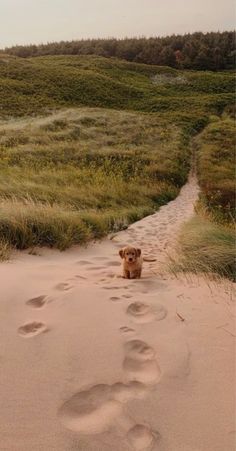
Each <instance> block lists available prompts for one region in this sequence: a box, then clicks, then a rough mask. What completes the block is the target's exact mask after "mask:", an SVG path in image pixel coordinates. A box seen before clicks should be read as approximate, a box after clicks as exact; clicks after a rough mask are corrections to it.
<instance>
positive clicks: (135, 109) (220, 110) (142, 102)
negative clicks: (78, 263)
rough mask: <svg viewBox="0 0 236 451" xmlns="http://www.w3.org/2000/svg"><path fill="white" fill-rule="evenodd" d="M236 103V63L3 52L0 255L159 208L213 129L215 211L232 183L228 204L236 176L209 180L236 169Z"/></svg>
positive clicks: (62, 241)
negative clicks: (201, 67)
mask: <svg viewBox="0 0 236 451" xmlns="http://www.w3.org/2000/svg"><path fill="white" fill-rule="evenodd" d="M233 103H234V74H233V73H231V72H216V73H212V72H194V71H180V70H175V69H173V68H170V67H160V66H154V65H152V66H148V65H144V64H137V63H128V62H126V61H122V60H117V59H115V58H109V59H106V58H102V57H96V56H79V57H78V56H45V57H37V58H24V59H22V58H18V57H15V56H9V55H6V54H3V55H1V56H0V258H5V257H6V256H7V255H8V252H9V249H10V248H11V247H16V248H21V249H22V248H27V247H32V246H35V245H48V246H56V247H59V248H60V249H64V248H66V247H68V246H70V245H72V244H73V243H83V242H86V241H87V240H89V239H91V238H97V237H101V236H103V235H105V234H106V233H108V232H109V231H112V230H119V229H121V228H124V227H126V226H127V225H128V224H129V223H130V222H133V221H134V220H137V219H138V218H141V217H143V216H145V215H147V214H150V213H152V212H153V211H155V210H156V209H157V208H159V206H160V205H163V204H164V203H166V202H168V201H169V200H170V199H173V198H175V196H176V195H177V194H178V192H179V189H180V187H181V186H182V185H183V184H184V183H185V181H186V179H187V175H188V171H189V168H190V160H191V154H192V147H193V139H194V137H195V136H196V135H197V134H198V133H199V132H201V131H203V130H206V131H205V132H204V131H203V133H202V134H201V135H200V138H199V141H198V147H197V152H198V155H199V158H198V172H199V178H200V182H201V184H202V187H203V192H204V194H205V196H206V198H207V202H208V204H209V205H210V203H209V202H211V205H212V193H213V191H214V195H215V190H217V198H216V197H214V199H215V204H214V211H215V210H216V207H217V206H218V205H220V204H221V199H223V198H224V199H226V194H225V193H226V188H227V205H226V207H227V209H228V205H229V196H230V198H231V197H232V181H231V180H229V181H228V183H227V182H226V181H225V180H224V181H221V180H219V176H217V177H218V178H217V180H215V181H214V186H213V185H212V186H210V188H209V183H208V178H209V177H211V178H212V171H211V166H212V164H213V163H214V165H215V167H216V168H217V171H218V174H220V173H222V174H226V175H227V174H229V173H230V177H231V176H232V173H231V171H230V169H229V168H230V165H231V161H232V146H231V143H230V147H229V146H228V147H227V145H226V147H227V149H226V148H224V149H223V150H222V152H221V149H220V147H222V141H221V140H222V139H223V140H224V139H225V136H224V128H225V125H227V127H226V129H227V130H228V132H229V131H230V133H232V129H233V125H232V123H231V122H232V121H231V122H228V119H227V117H228V116H227V113H226V112H227V110H228V112H231V105H233ZM222 114H223V117H224V118H225V117H226V119H225V120H226V122H225V123H224V121H222V119H221V116H222ZM217 121H218V122H217ZM214 123H217V126H216V125H214ZM211 124H213V125H211ZM217 127H219V130H218V129H217V130H218V131H217V130H216V128H217ZM228 132H227V135H229V133H228ZM218 135H219V136H220V137H221V138H220V139H218V138H217V137H218ZM230 136H231V135H230ZM216 138H217V139H216ZM230 139H231V138H230ZM212 146H213V147H214V148H213V147H212ZM218 149H219V150H218ZM225 156H227V158H226V159H225ZM226 160H227V161H226ZM212 180H213V178H212ZM219 190H222V196H221V195H220V194H219V192H218V191H219ZM216 204H217V205H216ZM232 205H233V204H232ZM230 206H231V204H230ZM218 210H219V209H218ZM227 211H228V210H227ZM192 242H193V240H191V244H192ZM230 265H231V264H230ZM230 267H231V266H230Z"/></svg>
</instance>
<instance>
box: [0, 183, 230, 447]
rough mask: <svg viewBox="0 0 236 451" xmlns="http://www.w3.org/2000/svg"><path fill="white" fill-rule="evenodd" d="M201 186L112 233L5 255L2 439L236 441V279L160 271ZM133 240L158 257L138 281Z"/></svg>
mask: <svg viewBox="0 0 236 451" xmlns="http://www.w3.org/2000/svg"><path fill="white" fill-rule="evenodd" d="M197 196H198V186H197V183H196V180H195V179H194V178H190V181H189V183H188V184H186V185H185V187H183V189H182V190H181V193H180V195H179V196H178V198H177V199H176V200H175V201H172V202H170V203H169V204H168V205H166V206H164V207H162V208H161V209H160V211H159V212H157V213H156V214H154V215H152V216H149V217H147V218H145V219H143V220H141V221H139V222H137V223H135V224H133V225H132V226H130V227H129V228H128V229H127V230H126V231H124V232H121V233H119V234H117V235H116V236H115V237H113V239H112V240H109V239H105V240H103V241H102V242H101V243H95V244H91V245H89V246H88V248H86V249H82V248H73V249H71V250H70V251H68V252H65V253H59V252H57V251H50V250H43V251H41V254H42V255H41V256H38V255H37V256H33V255H28V254H27V253H17V254H16V258H15V259H14V260H13V261H12V262H11V263H4V264H1V266H0V271H1V302H0V315H1V324H2V327H1V331H0V338H1V346H0V365H1V373H0V387H1V407H0V408H1V421H0V449H1V450H7V451H42V450H43V451H52V450H56V451H73V450H83V451H85V450H86V451H110V450H115V451H126V450H127V451H129V450H130V451H132V450H142V451H148V450H151V449H153V450H156V451H160V450H161V451H226V450H227V451H233V450H234V449H235V447H234V444H235V429H236V428H235V425H234V420H235V410H234V406H235V404H234V395H235V393H234V382H235V366H234V363H235V361H234V351H235V337H234V335H235V330H234V326H235V321H234V318H235V316H233V314H234V311H233V310H234V306H235V304H234V302H233V298H232V287H231V286H229V285H226V284H222V285H218V286H216V285H212V284H208V285H207V284H206V283H205V282H204V281H203V280H201V279H198V280H195V279H193V280H192V281H191V282H187V281H186V280H176V279H173V278H171V277H169V276H167V275H164V274H161V272H162V271H161V269H162V263H163V261H164V259H165V255H166V252H167V251H168V249H169V248H171V246H172V244H173V241H174V240H175V237H176V233H177V232H178V229H179V227H180V226H181V224H182V223H183V221H185V220H187V219H188V218H189V217H191V215H192V214H193V204H194V202H195V200H196V199H197ZM126 243H136V244H137V245H139V246H140V247H142V249H143V251H144V254H146V255H154V256H156V257H157V259H158V262H155V263H145V268H144V273H143V277H142V279H141V280H124V279H122V278H120V277H119V274H120V260H119V256H118V249H119V248H120V247H121V246H122V244H126ZM154 273H159V276H157V275H155V274H154ZM178 315H180V316H178ZM181 318H182V319H184V321H182V320H181Z"/></svg>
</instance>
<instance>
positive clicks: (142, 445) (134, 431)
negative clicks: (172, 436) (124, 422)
mask: <svg viewBox="0 0 236 451" xmlns="http://www.w3.org/2000/svg"><path fill="white" fill-rule="evenodd" d="M159 438H160V436H159V434H158V433H156V432H154V431H152V430H151V428H150V427H149V426H145V425H144V424H136V425H135V426H133V427H132V428H131V429H130V430H129V432H128V434H127V440H128V442H129V444H130V445H131V446H132V448H133V449H135V450H137V451H148V450H151V449H152V448H153V446H154V443H155V442H156V440H157V439H159Z"/></svg>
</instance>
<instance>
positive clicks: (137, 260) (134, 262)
mask: <svg viewBox="0 0 236 451" xmlns="http://www.w3.org/2000/svg"><path fill="white" fill-rule="evenodd" d="M119 254H120V257H121V258H122V259H123V260H124V261H123V277H124V278H125V279H140V277H141V273H142V266H143V259H142V257H141V249H135V247H131V246H126V247H124V248H123V249H121V250H120V251H119Z"/></svg>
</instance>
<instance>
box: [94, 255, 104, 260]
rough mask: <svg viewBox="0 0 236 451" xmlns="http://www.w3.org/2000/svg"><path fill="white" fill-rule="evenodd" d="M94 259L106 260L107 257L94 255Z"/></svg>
mask: <svg viewBox="0 0 236 451" xmlns="http://www.w3.org/2000/svg"><path fill="white" fill-rule="evenodd" d="M93 260H101V261H104V260H107V257H99V256H98V257H93Z"/></svg>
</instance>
